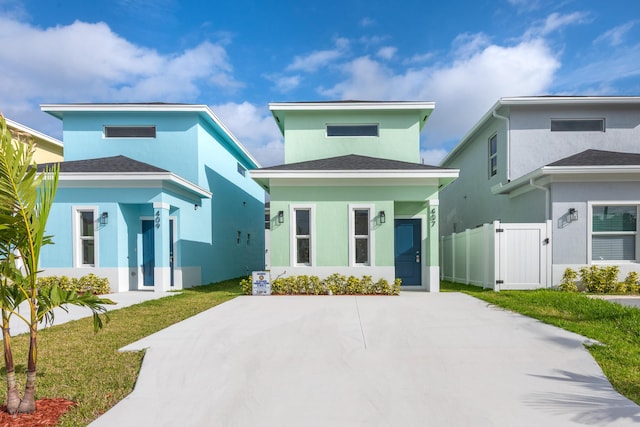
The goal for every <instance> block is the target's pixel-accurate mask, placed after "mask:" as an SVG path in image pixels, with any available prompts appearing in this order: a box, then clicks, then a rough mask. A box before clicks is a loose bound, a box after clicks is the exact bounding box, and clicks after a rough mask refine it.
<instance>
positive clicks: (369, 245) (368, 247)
mask: <svg viewBox="0 0 640 427" xmlns="http://www.w3.org/2000/svg"><path fill="white" fill-rule="evenodd" d="M374 211H375V209H374V206H373V205H349V264H350V265H352V266H358V265H374V264H375V263H374V260H373V258H374V252H373V248H374V247H375V245H374V244H373V233H372V229H371V226H372V215H371V213H372V212H374Z"/></svg>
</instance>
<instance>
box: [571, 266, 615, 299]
mask: <svg viewBox="0 0 640 427" xmlns="http://www.w3.org/2000/svg"><path fill="white" fill-rule="evenodd" d="M619 272H620V268H618V266H615V265H609V266H606V267H599V266H597V265H592V266H590V267H582V268H581V269H580V280H581V282H582V285H583V286H584V288H585V289H586V290H587V291H588V292H593V293H597V294H602V293H609V292H612V291H614V290H615V288H616V285H617V284H618V273H619Z"/></svg>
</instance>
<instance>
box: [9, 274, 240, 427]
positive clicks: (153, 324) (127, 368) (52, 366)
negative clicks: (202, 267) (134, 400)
mask: <svg viewBox="0 0 640 427" xmlns="http://www.w3.org/2000/svg"><path fill="white" fill-rule="evenodd" d="M238 295H241V290H240V279H235V280H228V281H224V282H220V283H216V284H211V285H206V286H199V287H196V288H192V289H187V290H184V291H181V292H180V293H179V294H178V295H174V296H170V297H166V298H161V299H157V300H152V301H147V302H144V303H141V304H137V305H134V306H130V307H126V308H123V309H120V310H116V311H112V312H111V313H110V317H111V321H110V322H109V323H107V324H106V325H105V328H104V329H103V330H102V331H100V332H98V333H97V334H95V335H94V334H93V326H92V320H91V319H90V318H86V319H81V320H76V321H72V322H69V323H64V324H61V325H58V326H53V327H51V328H48V329H42V330H40V331H39V332H38V351H39V355H38V356H39V357H38V380H37V381H38V382H37V386H36V399H39V398H44V397H51V398H53V397H62V398H65V399H69V400H73V401H74V402H77V404H78V406H76V407H74V408H73V409H72V410H71V411H70V412H68V413H67V414H65V416H64V417H63V418H62V419H61V420H60V423H59V425H61V426H86V425H87V424H89V423H90V422H91V421H93V420H95V419H96V418H97V417H99V416H100V415H101V414H103V413H104V412H106V411H107V410H108V409H109V408H111V407H112V406H113V405H115V404H116V403H118V402H119V401H120V400H122V399H123V398H124V397H126V396H127V395H128V394H129V393H131V391H132V390H133V386H134V384H135V381H136V379H137V377H138V372H139V371H140V366H141V363H142V358H143V356H144V352H143V351H141V352H126V353H119V352H118V349H119V348H122V347H124V346H126V345H128V344H130V343H132V342H135V341H137V340H139V339H141V338H144V337H146V336H148V335H150V334H153V333H155V332H157V331H159V330H161V329H164V328H166V327H168V326H171V325H173V324H174V323H177V322H180V321H182V320H184V319H187V318H189V317H191V316H193V315H195V314H198V313H200V312H202V311H204V310H207V309H209V308H211V307H214V306H216V305H218V304H221V303H223V302H225V301H228V300H230V299H232V298H235V297H236V296H238ZM12 344H13V351H14V360H15V361H16V373H17V376H18V379H19V380H20V381H24V379H25V373H26V360H27V356H26V355H27V349H28V344H29V343H28V335H26V334H23V335H19V336H16V337H14V338H13V339H12ZM5 374H6V372H5V370H4V367H3V369H2V372H1V373H0V378H1V379H2V382H3V384H4V383H5V379H6V378H5ZM23 386H24V384H23V383H22V384H20V385H19V387H20V388H21V389H22V388H23ZM4 397H6V396H4Z"/></svg>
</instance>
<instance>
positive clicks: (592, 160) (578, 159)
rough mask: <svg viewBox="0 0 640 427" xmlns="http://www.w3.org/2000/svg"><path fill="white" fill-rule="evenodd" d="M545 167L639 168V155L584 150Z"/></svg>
mask: <svg viewBox="0 0 640 427" xmlns="http://www.w3.org/2000/svg"><path fill="white" fill-rule="evenodd" d="M547 166H640V154H637V153H619V152H615V151H602V150H586V151H583V152H581V153H578V154H574V155H573V156H569V157H565V158H564V159H560V160H558V161H557V162H553V163H551V164H548V165H547Z"/></svg>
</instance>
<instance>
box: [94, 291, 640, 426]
mask: <svg viewBox="0 0 640 427" xmlns="http://www.w3.org/2000/svg"><path fill="white" fill-rule="evenodd" d="M583 342H585V339H584V338H583V337H581V336H578V335H576V334H572V333H569V332H566V331H564V330H562V329H559V328H555V327H552V326H548V325H545V324H542V323H540V322H538V321H535V320H532V319H530V318H527V317H524V316H520V315H517V314H513V313H510V312H506V311H503V310H500V309H497V308H494V307H490V306H487V304H486V303H484V302H482V301H480V300H477V299H474V298H472V297H470V296H467V295H464V294H458V293H441V294H428V293H417V292H412V293H407V292H405V293H402V294H401V295H400V296H399V297H354V296H348V297H339V296H333V297H239V298H236V299H234V300H231V301H229V302H227V303H224V304H222V305H220V306H218V307H215V308H213V309H210V310H208V311H206V312H203V313H201V314H199V315H197V316H194V317H192V318H190V319H187V320H185V321H183V322H181V323H178V324H176V325H173V326H171V327H169V328H167V329H164V330H163V331H160V332H158V333H156V334H153V335H151V336H149V337H146V338H144V339H142V340H140V341H138V342H136V343H133V344H131V345H129V346H127V347H126V348H125V349H124V350H141V349H145V348H146V349H147V353H146V355H145V358H144V361H143V365H142V369H141V372H140V376H139V378H138V382H137V384H136V387H135V390H134V391H133V393H132V394H131V395H129V396H128V397H127V398H125V399H124V400H123V401H121V402H120V403H118V404H117V405H116V406H115V407H113V408H112V409H111V410H110V411H108V412H107V413H106V414H104V415H103V416H102V417H100V418H99V419H97V420H96V421H94V422H93V423H92V424H91V426H93V427H101V426H118V427H126V426H177V425H185V426H186V425H188V426H455V427H458V426H473V427H483V426H493V427H500V426H505V427H513V426H519V427H527V426H532V427H533V426H535V427H539V426H544V427H553V426H562V427H566V426H580V425H582V426H585V425H586V426H598V425H601V426H630V425H634V424H637V423H640V407H639V406H638V405H636V404H635V403H633V402H631V401H629V400H628V399H626V398H624V397H622V396H621V395H620V394H618V393H617V392H615V391H614V390H613V389H612V387H611V385H610V383H609V382H608V381H607V380H606V378H605V377H604V375H603V373H602V371H601V370H600V368H599V367H598V365H597V364H596V363H595V361H594V360H593V358H592V357H591V355H590V354H589V353H588V351H587V350H586V349H585V348H584V347H583Z"/></svg>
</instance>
